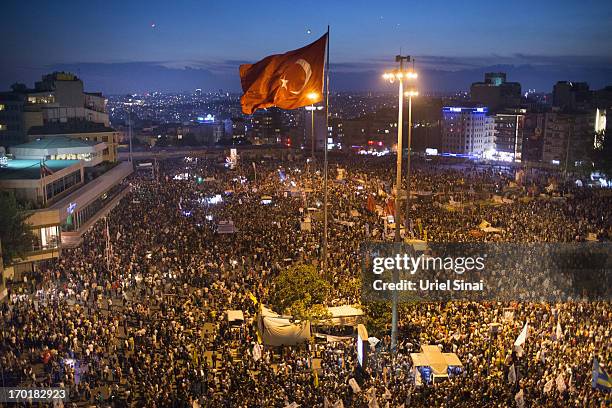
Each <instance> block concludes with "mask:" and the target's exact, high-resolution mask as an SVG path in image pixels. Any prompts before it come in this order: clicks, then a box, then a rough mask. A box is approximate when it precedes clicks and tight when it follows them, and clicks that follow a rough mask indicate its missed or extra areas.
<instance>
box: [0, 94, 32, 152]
mask: <svg viewBox="0 0 612 408" xmlns="http://www.w3.org/2000/svg"><path fill="white" fill-rule="evenodd" d="M24 106H25V97H24V95H20V94H17V93H14V92H0V146H11V145H13V144H19V143H22V142H24V141H25V134H26V132H25V122H24V114H23V109H24Z"/></svg>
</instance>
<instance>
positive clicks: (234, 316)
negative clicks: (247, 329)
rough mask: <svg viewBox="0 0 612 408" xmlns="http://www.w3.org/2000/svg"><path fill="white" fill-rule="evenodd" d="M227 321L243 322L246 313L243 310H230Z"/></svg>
mask: <svg viewBox="0 0 612 408" xmlns="http://www.w3.org/2000/svg"><path fill="white" fill-rule="evenodd" d="M227 321H228V322H230V323H233V322H237V323H242V322H244V313H242V310H228V311H227Z"/></svg>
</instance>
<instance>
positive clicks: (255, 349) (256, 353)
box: [253, 343, 261, 361]
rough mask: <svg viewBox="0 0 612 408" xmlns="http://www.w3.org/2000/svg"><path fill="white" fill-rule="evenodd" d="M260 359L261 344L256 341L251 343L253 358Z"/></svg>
mask: <svg viewBox="0 0 612 408" xmlns="http://www.w3.org/2000/svg"><path fill="white" fill-rule="evenodd" d="M259 359H261V346H260V345H259V344H258V343H255V344H254V345H253V360H254V361H259Z"/></svg>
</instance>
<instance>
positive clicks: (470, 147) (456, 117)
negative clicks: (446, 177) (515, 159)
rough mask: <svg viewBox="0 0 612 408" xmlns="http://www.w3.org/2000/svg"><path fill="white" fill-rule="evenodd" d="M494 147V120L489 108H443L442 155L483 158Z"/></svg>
mask: <svg viewBox="0 0 612 408" xmlns="http://www.w3.org/2000/svg"><path fill="white" fill-rule="evenodd" d="M493 147H494V120H493V119H492V118H490V117H488V116H487V108H485V107H476V108H471V107H455V106H445V107H443V108H442V153H448V154H451V155H459V156H477V157H482V156H483V155H484V153H485V151H487V150H490V149H492V148H493Z"/></svg>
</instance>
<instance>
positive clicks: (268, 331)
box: [259, 306, 310, 346]
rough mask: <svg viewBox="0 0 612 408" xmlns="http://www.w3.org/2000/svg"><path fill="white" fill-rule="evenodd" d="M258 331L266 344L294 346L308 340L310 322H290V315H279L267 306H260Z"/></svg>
mask: <svg viewBox="0 0 612 408" xmlns="http://www.w3.org/2000/svg"><path fill="white" fill-rule="evenodd" d="M259 331H260V333H261V338H262V341H263V343H264V344H265V345H268V346H295V345H296V344H300V343H304V342H306V341H308V340H310V322H296V323H292V322H291V317H289V316H280V315H279V314H278V313H275V312H273V311H272V310H270V309H268V308H267V307H265V306H263V307H262V308H261V313H260V316H259Z"/></svg>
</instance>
